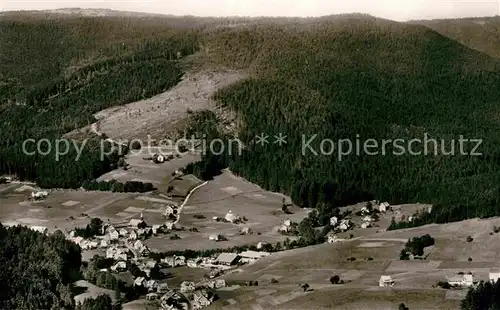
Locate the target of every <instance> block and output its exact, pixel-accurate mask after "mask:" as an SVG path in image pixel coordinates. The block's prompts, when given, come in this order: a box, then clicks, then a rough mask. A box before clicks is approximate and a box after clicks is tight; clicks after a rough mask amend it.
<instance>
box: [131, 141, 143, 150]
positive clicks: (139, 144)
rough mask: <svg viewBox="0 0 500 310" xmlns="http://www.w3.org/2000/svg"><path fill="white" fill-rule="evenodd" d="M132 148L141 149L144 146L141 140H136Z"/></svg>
mask: <svg viewBox="0 0 500 310" xmlns="http://www.w3.org/2000/svg"><path fill="white" fill-rule="evenodd" d="M130 148H131V149H132V150H140V149H141V148H142V145H141V142H139V141H134V142H133V143H132V144H131V145H130Z"/></svg>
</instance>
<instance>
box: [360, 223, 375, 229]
mask: <svg viewBox="0 0 500 310" xmlns="http://www.w3.org/2000/svg"><path fill="white" fill-rule="evenodd" d="M369 227H372V223H370V222H363V223H361V228H363V229H365V228H369Z"/></svg>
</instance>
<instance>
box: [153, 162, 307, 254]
mask: <svg viewBox="0 0 500 310" xmlns="http://www.w3.org/2000/svg"><path fill="white" fill-rule="evenodd" d="M283 198H285V199H286V200H287V201H289V198H288V197H285V196H283V195H281V194H276V193H271V192H268V191H265V190H263V189H261V188H260V187H258V186H256V185H254V184H251V183H249V182H247V181H245V180H243V179H241V178H238V177H236V176H235V175H233V174H232V173H231V172H229V171H227V170H226V171H224V172H223V173H222V174H221V175H219V176H216V177H215V178H214V179H213V180H211V181H209V182H208V183H207V184H206V185H205V186H202V187H200V188H199V189H197V190H196V191H195V192H193V194H192V195H191V197H190V199H189V201H188V202H187V204H186V205H185V206H184V208H183V210H182V213H181V216H180V221H179V222H178V225H179V226H182V227H184V228H185V229H184V230H183V231H178V232H176V234H177V235H179V237H181V239H179V240H168V239H169V236H168V235H167V236H162V237H156V238H151V239H148V240H147V241H146V244H147V245H148V246H149V247H150V248H152V249H158V250H162V249H164V248H168V249H172V250H182V249H212V248H229V247H233V246H236V245H239V246H241V245H248V244H257V243H259V242H268V243H276V242H280V241H284V240H285V239H286V238H292V237H287V236H283V235H281V234H280V233H279V232H278V231H277V229H278V227H279V226H280V225H281V224H282V223H283V222H284V221H285V220H286V219H290V220H292V221H294V222H300V221H301V220H302V219H303V218H304V217H306V216H307V214H308V210H305V209H300V208H298V207H290V208H289V209H290V211H292V212H293V214H290V215H286V214H284V213H283V212H282V211H281V204H282V199H283ZM229 211H231V212H232V213H233V214H235V215H238V216H240V217H245V218H246V219H247V221H246V222H245V223H241V224H232V223H224V222H217V221H215V220H213V217H219V218H224V216H225V215H226V214H227V213H228V212H229ZM195 216H197V217H198V216H203V217H204V218H202V219H199V218H195ZM246 227H248V228H250V232H251V233H250V234H247V235H241V234H240V232H241V230H242V229H243V228H246ZM190 228H196V229H197V230H198V232H191V231H189V229H190ZM213 234H220V235H223V236H224V237H226V238H227V239H228V240H227V241H220V242H215V241H209V236H210V235H213ZM167 244H168V245H167Z"/></svg>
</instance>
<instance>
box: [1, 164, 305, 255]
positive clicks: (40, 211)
mask: <svg viewBox="0 0 500 310" xmlns="http://www.w3.org/2000/svg"><path fill="white" fill-rule="evenodd" d="M168 164H169V163H165V165H168ZM126 172H128V171H126ZM155 173H156V172H155ZM161 174H162V173H161V172H158V174H157V175H158V178H159V176H160V175H161ZM145 175H146V176H147V177H148V178H151V173H150V172H147V173H146V174H145ZM199 183H200V181H199V180H198V179H196V178H194V177H192V176H189V175H187V176H183V177H181V178H179V179H176V180H175V181H173V183H172V184H174V188H175V189H176V190H177V191H179V192H182V193H180V194H182V195H184V194H186V193H187V192H188V190H191V189H192V188H193V187H194V186H196V185H199ZM16 187H18V189H17V190H19V188H21V189H22V188H23V187H21V186H20V185H16V186H13V187H8V188H7V187H6V186H5V185H4V186H3V187H2V188H3V189H6V191H5V192H3V193H2V196H1V197H0V204H1V205H2V210H0V220H1V221H2V222H3V223H11V224H24V225H36V226H45V227H47V228H48V229H49V230H55V229H62V230H64V231H70V230H72V229H73V228H74V227H85V226H86V225H87V224H88V223H89V220H90V217H99V218H101V219H102V220H103V221H105V222H110V223H112V224H114V225H116V226H122V225H126V224H127V223H128V222H129V221H130V219H132V218H139V217H140V215H141V214H142V215H143V216H144V220H145V221H146V223H148V224H149V225H155V224H163V223H165V219H164V217H163V215H162V213H163V211H164V209H165V206H167V205H178V206H179V205H180V204H181V199H177V198H174V199H168V198H167V197H166V195H164V194H155V193H149V194H132V193H111V192H90V191H83V190H54V191H52V192H50V193H49V195H48V197H47V198H45V199H43V200H40V201H32V200H30V199H29V197H30V194H31V192H32V191H34V190H36V189H34V188H29V187H27V186H24V188H25V191H21V192H18V191H16ZM283 197H284V196H282V195H281V194H276V193H271V192H267V191H265V190H263V189H261V188H259V187H258V186H256V185H253V184H251V183H248V182H246V181H244V180H243V179H240V178H238V177H236V176H234V175H233V174H231V173H230V172H229V171H225V172H224V173H223V174H221V175H220V176H217V177H215V179H214V180H212V181H209V182H208V183H207V184H206V185H205V186H202V187H200V188H199V189H197V190H196V191H195V192H193V194H192V195H191V197H190V199H189V201H188V202H187V204H186V205H185V206H184V208H183V209H182V212H181V214H180V220H179V222H178V223H177V226H178V227H184V230H182V231H176V232H173V233H170V234H166V235H160V236H156V237H154V236H153V237H151V238H150V239H148V240H146V241H145V244H146V245H148V246H149V247H150V248H151V249H153V250H158V251H167V250H184V249H213V248H227V247H232V246H235V245H248V244H257V243H259V242H268V243H276V242H278V241H284V240H285V239H286V238H287V236H283V235H281V234H280V233H279V232H278V231H277V228H278V226H280V225H281V224H282V223H283V221H284V220H285V219H287V218H289V219H291V220H292V221H294V222H300V221H301V220H302V219H303V218H304V217H305V216H307V213H308V210H302V209H299V208H297V207H290V208H289V209H290V211H292V212H293V214H290V215H286V214H284V213H283V212H282V211H281V203H282V199H283ZM286 199H287V201H289V198H286ZM230 210H231V211H232V212H233V213H234V214H236V215H239V216H241V217H246V218H247V221H246V222H245V223H242V224H232V223H223V222H216V221H214V220H213V219H212V218H213V217H214V216H217V217H222V218H223V217H224V216H225V215H226V213H227V212H228V211H230ZM195 214H200V215H203V216H205V218H204V219H196V218H194V217H193V216H194V215H195ZM193 227H194V228H196V229H197V230H198V231H199V232H191V231H189V229H190V228H193ZM244 227H249V228H250V231H251V233H250V234H248V235H240V231H241V229H242V228H244ZM174 233H175V234H178V235H179V236H180V237H181V239H180V240H170V237H171V236H172V235H173V234H174ZM212 234H221V235H224V236H225V237H227V239H228V240H227V241H221V242H214V241H210V242H209V240H208V239H209V236H210V235H212Z"/></svg>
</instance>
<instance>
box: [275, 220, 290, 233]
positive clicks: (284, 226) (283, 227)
mask: <svg viewBox="0 0 500 310" xmlns="http://www.w3.org/2000/svg"><path fill="white" fill-rule="evenodd" d="M291 230H292V221H290V220H289V219H286V220H285V221H284V222H283V224H282V225H281V226H280V228H279V229H278V231H280V232H283V233H288V232H290V231H291Z"/></svg>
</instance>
